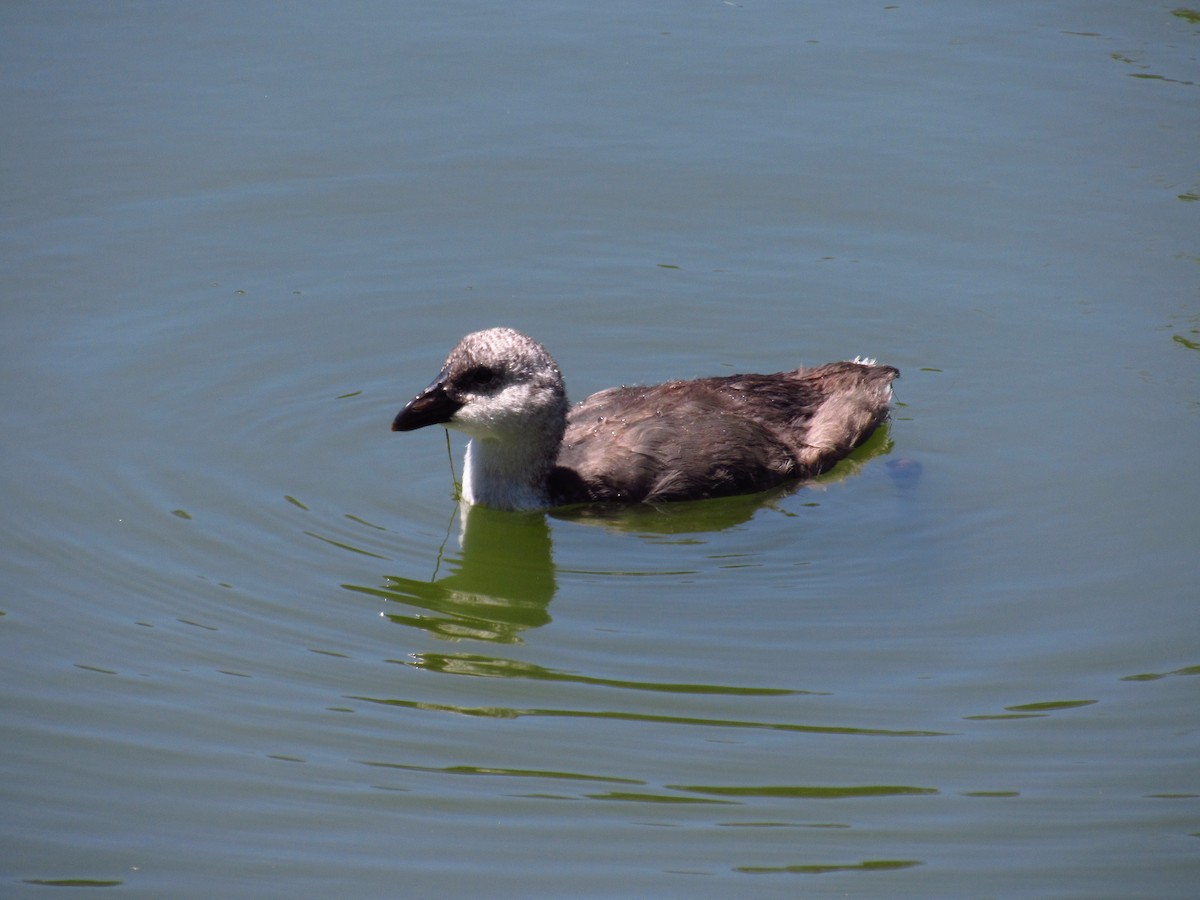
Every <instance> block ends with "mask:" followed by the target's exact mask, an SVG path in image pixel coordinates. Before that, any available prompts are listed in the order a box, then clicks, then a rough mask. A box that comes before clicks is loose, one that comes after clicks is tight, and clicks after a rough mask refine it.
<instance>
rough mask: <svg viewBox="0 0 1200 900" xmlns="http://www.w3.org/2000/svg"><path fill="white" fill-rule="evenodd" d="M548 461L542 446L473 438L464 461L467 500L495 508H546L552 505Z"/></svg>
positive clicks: (463, 485) (465, 498)
mask: <svg viewBox="0 0 1200 900" xmlns="http://www.w3.org/2000/svg"><path fill="white" fill-rule="evenodd" d="M545 459H546V457H545V450H544V449H543V448H540V447H530V446H529V445H528V444H525V443H521V442H517V446H513V445H512V444H511V443H504V442H501V441H498V440H495V439H490V438H479V437H475V438H471V440H470V442H469V443H468V444H467V453H466V456H465V457H464V459H463V483H462V495H463V500H465V501H466V502H467V503H471V504H476V503H479V504H482V505H483V506H490V507H493V508H494V509H544V508H545V507H547V506H550V497H549V494H548V493H547V489H546V477H547V475H548V474H549V469H548V467H547V465H546V462H545Z"/></svg>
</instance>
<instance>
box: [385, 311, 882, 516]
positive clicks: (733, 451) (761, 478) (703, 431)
mask: <svg viewBox="0 0 1200 900" xmlns="http://www.w3.org/2000/svg"><path fill="white" fill-rule="evenodd" d="M898 375H899V372H898V371H897V370H896V369H894V368H892V367H891V366H878V365H874V364H873V363H871V362H860V361H858V360H855V361H853V362H838V363H829V364H827V365H823V366H818V367H816V368H812V369H803V368H801V369H796V370H794V371H790V372H779V373H776V374H772V375H729V376H722V377H716V378H700V379H695V380H690V381H670V382H666V383H664V384H657V385H653V386H649V387H618V388H610V389H609V390H605V391H600V392H599V393H596V394H593V395H592V396H590V397H588V398H587V399H586V400H584V401H583V402H582V403H580V404H578V405H577V406H575V407H573V408H568V406H567V401H566V390H565V387H564V386H563V380H562V375H561V373H560V372H559V369H558V366H557V364H556V363H555V362H554V359H553V358H552V357H551V356H550V354H549V353H548V352H546V350H545V348H544V347H542V346H541V345H540V344H538V343H537V342H536V341H533V340H532V339H530V338H528V337H526V336H525V335H523V334H520V333H519V332H516V331H513V330H512V329H508V328H492V329H488V330H486V331H479V332H475V333H473V334H469V335H467V336H466V337H465V338H463V339H462V341H461V342H460V343H459V345H458V346H457V347H455V348H454V350H453V351H451V353H450V356H449V357H448V358H447V360H446V364H445V366H444V367H443V369H442V371H441V373H440V374H439V375H438V378H437V379H436V380H435V381H434V382H433V383H432V384H431V385H429V387H428V388H426V389H425V390H424V391H423V392H422V393H420V394H418V395H417V396H416V397H415V398H414V399H413V400H412V401H411V402H410V403H409V404H408V406H406V407H405V408H404V409H403V410H402V411H401V412H400V414H399V415H398V416H397V417H396V419H395V421H394V422H393V424H392V429H393V430H395V431H410V430H412V429H415V428H421V427H423V426H425V425H432V424H445V425H447V426H448V427H454V428H458V429H459V430H461V431H464V432H466V433H467V434H468V435H470V437H471V442H470V444H468V446H467V456H466V465H465V468H464V476H463V499H464V500H466V501H467V502H468V503H478V504H482V505H485V506H492V507H498V508H501V509H538V508H548V507H554V506H562V505H566V504H574V503H589V502H648V503H655V502H664V501H671V500H695V499H701V498H705V497H718V496H726V495H730V494H745V493H751V492H754V491H761V490H766V489H767V488H771V487H774V486H776V485H779V484H781V483H784V482H787V481H792V480H797V479H804V478H812V477H815V476H817V475H819V474H821V473H822V472H825V471H827V470H828V469H830V468H831V467H832V466H833V465H834V464H835V463H836V462H837V461H838V460H840V459H842V458H843V457H844V456H846V455H847V454H848V453H849V452H850V451H851V450H853V449H854V448H855V447H856V446H857V445H858V444H860V443H862V441H864V440H865V439H866V438H867V437H868V436H869V435H870V434H871V432H872V431H873V430H874V429H875V427H876V426H877V425H879V423H880V422H882V421H883V420H884V419H885V418H886V417H887V413H888V406H889V403H890V400H891V394H892V389H891V382H892V380H893V379H894V378H896V377H897V376H898Z"/></svg>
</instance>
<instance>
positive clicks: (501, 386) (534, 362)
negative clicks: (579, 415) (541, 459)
mask: <svg viewBox="0 0 1200 900" xmlns="http://www.w3.org/2000/svg"><path fill="white" fill-rule="evenodd" d="M566 413H567V398H566V389H565V388H564V387H563V380H562V374H561V373H560V372H559V369H558V364H557V363H556V362H555V361H554V358H553V357H552V356H551V355H550V354H549V353H548V352H547V351H546V348H545V347H543V346H542V345H541V344H539V343H538V342H537V341H535V340H533V339H532V338H530V337H527V336H526V335H523V334H521V333H520V332H519V331H514V330H513V329H511V328H488V329H486V330H485V331H476V332H473V333H472V334H468V335H467V336H466V337H464V338H463V339H462V340H461V341H459V343H458V346H457V347H455V348H454V349H453V350H452V351H450V355H449V356H448V357H447V358H446V364H445V365H444V366H443V367H442V371H441V372H440V373H438V376H437V378H435V379H434V380H433V382H432V383H431V384H430V385H429V386H428V387H426V388H425V390H423V391H421V393H419V394H418V395H417V396H416V397H414V398H413V399H412V401H410V402H409V404H408V405H407V406H406V407H404V409H403V410H401V411H400V414H399V415H397V416H396V419H395V421H394V422H393V423H392V430H393V431H412V430H414V429H416V428H423V427H424V426H426V425H441V424H444V425H446V426H448V427H451V428H457V429H458V430H460V431H464V432H466V433H467V434H469V435H470V436H471V437H477V438H483V439H495V440H504V439H506V438H512V437H514V436H517V435H518V434H519V433H520V432H522V431H527V430H528V429H529V428H531V427H533V428H537V429H540V430H542V431H543V432H544V431H545V430H546V429H549V430H550V431H551V432H552V433H553V432H557V435H558V437H559V438H561V436H562V429H563V428H564V427H565V422H566Z"/></svg>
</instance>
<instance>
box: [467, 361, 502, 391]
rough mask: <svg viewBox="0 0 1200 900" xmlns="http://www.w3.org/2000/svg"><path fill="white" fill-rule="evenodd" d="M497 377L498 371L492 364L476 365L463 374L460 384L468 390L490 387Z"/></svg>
mask: <svg viewBox="0 0 1200 900" xmlns="http://www.w3.org/2000/svg"><path fill="white" fill-rule="evenodd" d="M496 378H497V372H496V370H495V369H493V368H491V367H490V366H475V367H474V368H472V369H468V370H467V371H466V372H464V373H463V374H462V377H461V378H459V384H460V385H461V386H462V387H464V388H466V389H467V390H481V389H486V388H488V387H490V386H491V385H492V384H493V383H494V382H495V381H496Z"/></svg>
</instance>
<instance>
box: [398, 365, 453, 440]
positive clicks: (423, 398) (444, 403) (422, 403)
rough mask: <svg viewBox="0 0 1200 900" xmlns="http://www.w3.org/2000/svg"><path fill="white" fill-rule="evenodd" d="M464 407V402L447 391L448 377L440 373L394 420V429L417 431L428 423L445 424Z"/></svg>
mask: <svg viewBox="0 0 1200 900" xmlns="http://www.w3.org/2000/svg"><path fill="white" fill-rule="evenodd" d="M461 408H462V403H461V402H460V401H458V400H455V399H454V398H453V397H451V396H450V395H449V394H448V393H446V377H445V375H439V376H438V377H437V379H436V380H435V381H434V382H433V384H431V385H429V387H427V388H425V390H423V391H421V393H419V394H417V396H415V397H413V398H412V400H410V401H409V403H408V406H406V407H404V409H402V410H400V412H399V414H398V415H397V416H396V418H395V420H394V421H393V422H392V431H415V430H416V429H418V428H424V427H425V426H426V425H443V424H445V423H446V422H449V421H450V417H451V416H453V415H454V414H455V413H456V412H458V411H459V410H460V409H461Z"/></svg>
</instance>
